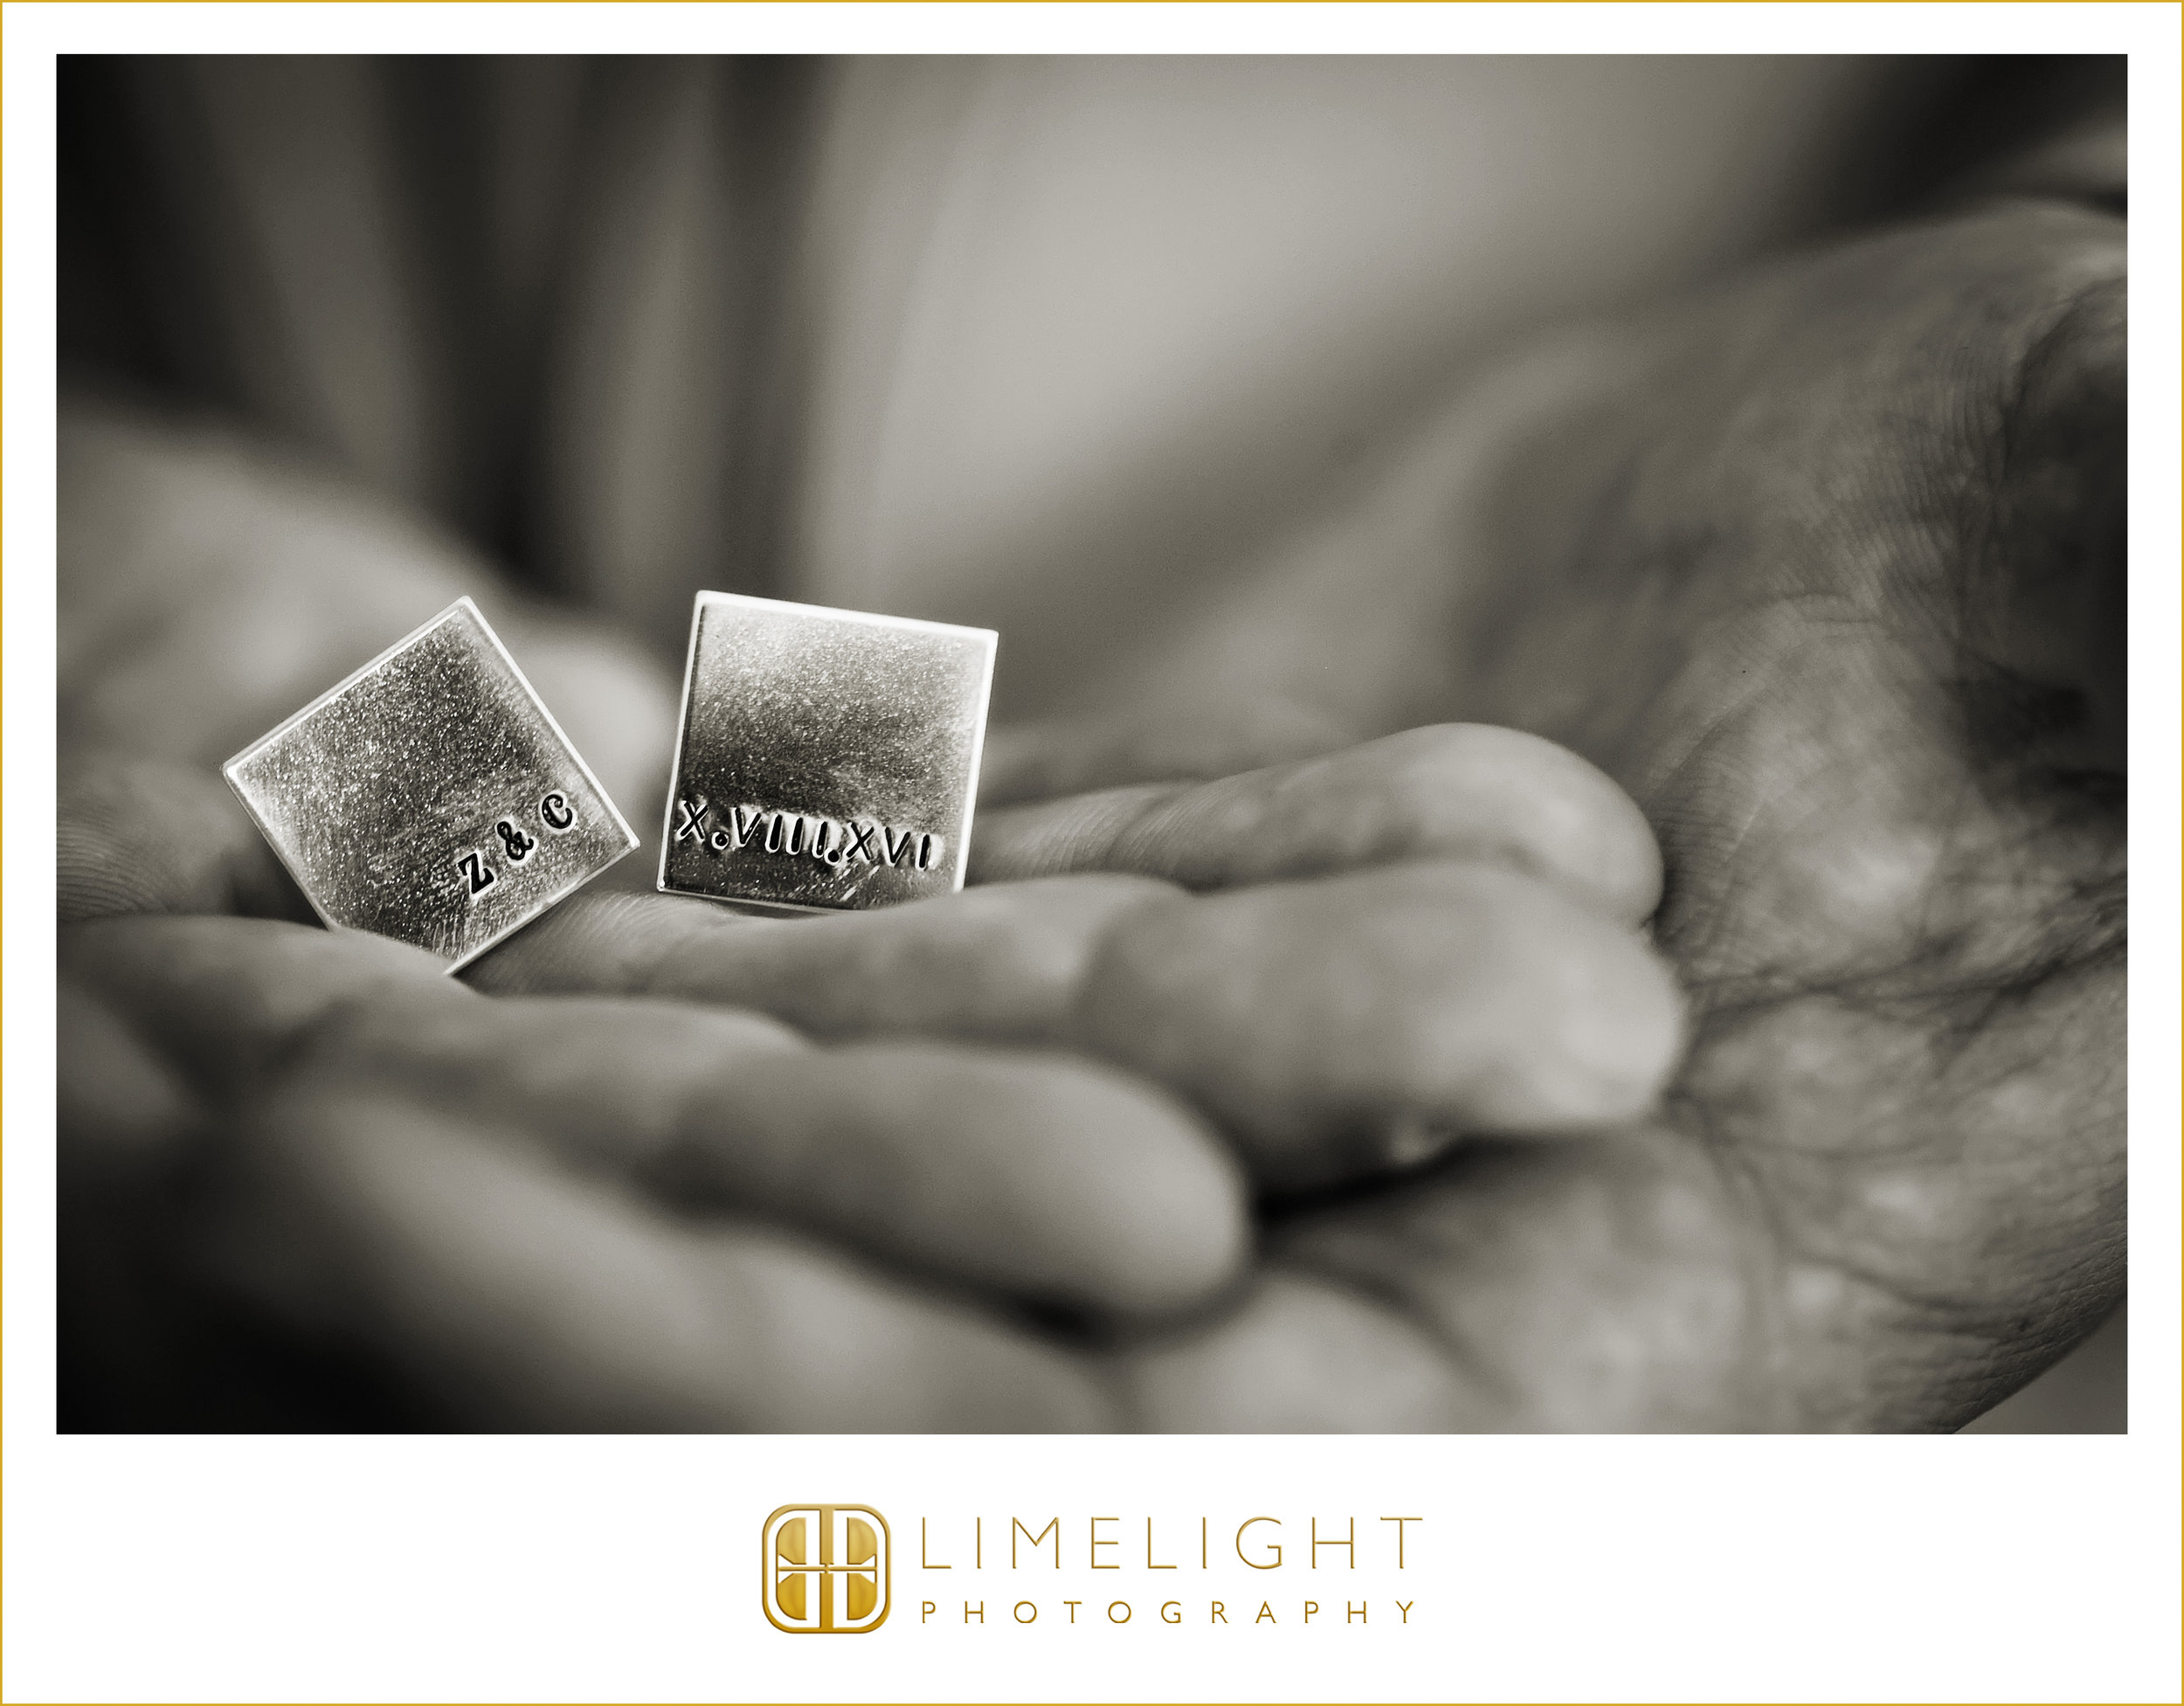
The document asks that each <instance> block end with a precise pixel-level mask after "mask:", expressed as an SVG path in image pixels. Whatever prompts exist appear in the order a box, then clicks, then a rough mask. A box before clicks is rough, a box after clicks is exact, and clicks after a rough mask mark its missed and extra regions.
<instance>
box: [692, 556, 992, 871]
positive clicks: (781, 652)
mask: <svg viewBox="0 0 2184 1706" xmlns="http://www.w3.org/2000/svg"><path fill="white" fill-rule="evenodd" d="M996 639H997V636H996V635H995V634H993V633H992V632H991V631H990V630H988V629H985V628H958V627H953V626H950V625H948V624H946V623H941V622H917V621H912V620H910V619H909V618H902V617H889V616H867V615H863V614H861V613H860V612H858V611H842V610H827V609H823V608H821V607H819V606H818V605H814V604H784V603H783V602H781V601H779V600H778V599H773V598H750V597H742V596H739V595H737V594H735V593H728V592H701V593H700V594H698V599H697V609H696V611H695V613H694V614H693V616H692V618H691V625H690V656H689V662H688V665H687V666H686V668H685V671H684V674H683V681H682V722H681V729H680V730H679V731H678V733H677V735H676V738H675V763H674V776H673V777H672V778H671V780H670V782H669V784H668V791H667V827H666V830H665V832H664V833H663V835H662V837H661V845H660V888H661V890H662V891H663V892H666V893H669V894H701V895H704V896H706V897H707V898H708V899H711V900H716V901H735V902H736V903H738V904H741V905H745V906H756V907H764V908H778V909H785V910H792V911H812V910H834V909H843V908H847V909H856V908H865V907H879V906H891V905H893V904H895V902H897V901H915V900H920V899H923V897H924V896H926V895H929V894H949V893H950V892H952V891H953V890H955V889H958V888H962V887H963V874H964V863H965V860H966V859H967V857H968V855H969V853H970V836H971V807H972V805H973V803H974V801H975V799H976V797H977V794H978V756H979V752H980V749H982V748H983V746H984V744H985V711H986V697H987V694H988V692H989V691H990V689H991V688H992V682H993V653H994V646H995V641H996Z"/></svg>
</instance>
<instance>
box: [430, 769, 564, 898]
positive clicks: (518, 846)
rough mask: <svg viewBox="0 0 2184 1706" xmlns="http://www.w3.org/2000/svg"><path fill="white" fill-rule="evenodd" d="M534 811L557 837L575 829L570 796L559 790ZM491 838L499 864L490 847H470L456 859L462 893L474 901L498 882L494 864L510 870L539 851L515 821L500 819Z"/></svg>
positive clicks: (536, 845)
mask: <svg viewBox="0 0 2184 1706" xmlns="http://www.w3.org/2000/svg"><path fill="white" fill-rule="evenodd" d="M537 810H538V820H539V822H540V823H542V824H543V825H545V826H546V828H547V829H548V830H549V831H550V832H552V833H554V834H556V835H566V834H567V833H568V832H570V830H571V829H573V828H575V827H576V823H577V809H576V807H575V806H573V805H570V802H569V796H568V795H566V794H564V793H563V792H562V791H561V790H560V789H558V788H555V789H552V790H550V791H548V792H547V793H546V794H544V795H543V796H542V797H541V798H540V799H539V802H538V808H537ZM493 834H494V839H497V841H498V842H499V860H496V859H495V857H494V849H493V848H491V847H487V848H486V849H484V850H483V851H480V849H478V848H475V847H473V848H471V849H470V850H469V851H468V852H467V853H460V854H458V855H457V856H456V859H455V868H456V870H458V871H459V872H460V873H461V874H462V881H463V884H464V888H465V890H466V892H467V894H468V895H469V897H470V898H471V899H472V900H473V901H474V900H476V899H477V898H478V896H480V894H484V893H485V892H486V890H487V889H488V888H492V887H493V885H494V883H496V882H498V881H501V878H500V875H499V874H498V872H497V871H496V870H495V869H494V866H495V864H496V863H497V862H505V863H506V864H507V865H508V866H509V867H511V868H513V867H517V866H520V865H522V863H523V862H524V861H525V860H528V859H529V858H530V856H531V855H532V854H533V853H536V852H537V851H538V837H536V835H532V834H529V833H527V832H525V830H524V828H523V826H522V824H520V823H518V822H517V821H516V820H515V818H501V820H500V821H499V822H498V823H496V824H494V826H493Z"/></svg>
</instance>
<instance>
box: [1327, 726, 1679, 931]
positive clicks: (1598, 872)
mask: <svg viewBox="0 0 2184 1706" xmlns="http://www.w3.org/2000/svg"><path fill="white" fill-rule="evenodd" d="M1373 746H1374V747H1376V748H1379V749H1381V751H1382V753H1383V754H1384V755H1385V761H1386V763H1388V765H1389V767H1390V769H1391V770H1392V771H1393V773H1394V776H1395V777H1397V778H1398V781H1397V785H1398V786H1399V787H1400V789H1401V790H1402V791H1404V792H1405V793H1406V795H1408V796H1409V797H1410V798H1413V799H1414V800H1416V801H1418V802H1419V805H1418V808H1417V809H1418V810H1419V812H1420V827H1421V833H1420V837H1419V839H1418V842H1417V844H1416V846H1415V853H1417V854H1420V855H1430V854H1434V853H1441V854H1449V855H1455V856H1462V855H1464V854H1466V853H1475V852H1477V851H1479V850H1481V849H1482V848H1483V847H1485V846H1489V845H1495V844H1498V845H1499V846H1502V847H1503V848H1505V849H1506V850H1508V851H1509V852H1510V853H1512V854H1513V855H1514V858H1515V862H1516V863H1517V864H1518V865H1519V866H1520V867H1522V868H1525V869H1528V870H1531V871H1532V872H1533V873H1535V874H1538V875H1540V876H1543V877H1545V878H1547V879H1548V880H1549V881H1553V882H1555V883H1557V884H1559V886H1561V887H1563V888H1566V889H1568V890H1569V891H1570V892H1571V893H1572V894H1576V895H1578V896H1579V898H1581V899H1584V900H1586V901H1588V902H1590V903H1591V904H1592V905H1593V906H1595V907H1597V908H1600V910H1601V911H1602V912H1604V913H1606V914H1607V915H1608V916H1609V917H1611V918H1614V919H1617V920H1619V921H1621V922H1625V923H1631V924H1635V923H1638V922H1641V920H1643V919H1646V918H1648V917H1650V916H1651V915H1652V914H1653V912H1654V909H1655V908H1656V907H1658V906H1659V905H1660V903H1661V885H1662V862H1661V846H1660V843H1659V842H1658V841H1657V840H1656V839H1655V837H1654V833H1653V827H1652V825H1650V824H1648V822H1647V821H1646V817H1645V813H1644V812H1641V811H1640V810H1639V809H1638V803H1637V802H1636V801H1635V800H1634V799H1632V798H1631V797H1630V796H1629V795H1628V793H1626V792H1625V791H1623V790H1622V789H1621V787H1620V786H1618V785H1617V784H1616V783H1615V781H1614V778H1613V777H1609V776H1608V775H1607V772H1606V771H1605V770H1601V769H1600V767H1599V766H1598V765H1596V764H1593V763H1590V762H1589V761H1588V760H1586V759H1585V758H1581V757H1579V756H1578V755H1577V754H1576V753H1574V752H1572V751H1571V750H1570V749H1569V748H1567V747H1565V746H1561V745H1559V744H1557V743H1556V742H1553V741H1550V740H1547V739H1545V738H1544V737H1542V736H1538V735H1531V734H1527V733H1525V732H1524V730H1523V729H1504V728H1499V727H1496V726H1492V725H1489V724H1485V723H1473V722H1458V723H1435V724H1431V725H1428V726H1427V727H1425V728H1421V729H1407V730H1406V731H1404V732H1403V733H1402V734H1400V735H1391V736H1387V737H1386V739H1385V740H1382V741H1379V742H1374V743H1373ZM1367 750H1371V749H1367Z"/></svg>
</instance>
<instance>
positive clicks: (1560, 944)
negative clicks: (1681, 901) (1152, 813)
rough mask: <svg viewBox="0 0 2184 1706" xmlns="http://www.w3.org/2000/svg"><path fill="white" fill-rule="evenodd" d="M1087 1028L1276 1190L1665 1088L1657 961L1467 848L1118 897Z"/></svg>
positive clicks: (1615, 1115)
mask: <svg viewBox="0 0 2184 1706" xmlns="http://www.w3.org/2000/svg"><path fill="white" fill-rule="evenodd" d="M1075 1019H1076V1023H1077V1026H1078V1027H1079V1031H1080V1033H1081V1035H1082V1038H1083V1039H1084V1042H1085V1044H1086V1045H1087V1046H1089V1047H1091V1048H1092V1049H1094V1050H1095V1052H1097V1053H1102V1054H1104V1055H1106V1056H1107V1057H1108V1058H1109V1059H1113V1060H1122V1061H1125V1062H1127V1063H1129V1064H1130V1066H1132V1067H1135V1068H1136V1069H1137V1070H1138V1071H1141V1072H1144V1073H1145V1074H1148V1075H1149V1076H1151V1077H1153V1078H1155V1079H1158V1081H1161V1082H1163V1083H1165V1084H1168V1085H1170V1086H1171V1087H1173V1088H1176V1089H1178V1090H1179V1091H1181V1092H1182V1093H1183V1094H1184V1095H1186V1096H1188V1097H1189V1098H1190V1099H1191V1100H1192V1101H1194V1102H1197V1103H1198V1104H1199V1106H1201V1107H1203V1108H1206V1109H1209V1110H1211V1111H1212V1112H1213V1114H1214V1115H1216V1116H1217V1117H1219V1118H1220V1120H1221V1121H1222V1122H1224V1124H1226V1125H1227V1127H1228V1128H1229V1129H1231V1130H1233V1131H1234V1132H1235V1133H1237V1134H1238V1136H1240V1137H1241V1139H1242V1141H1243V1142H1244V1144H1245V1147H1246V1149H1247V1151H1248V1155H1249V1157H1250V1159H1251V1161H1252V1163H1253V1167H1254V1172H1255V1173H1257V1175H1258V1176H1259V1177H1260V1178H1262V1179H1266V1180H1268V1181H1269V1182H1271V1183H1274V1184H1275V1185H1284V1186H1301V1185H1311V1184H1317V1183H1320V1182H1323V1181H1324V1180H1326V1179H1328V1178H1336V1177H1339V1176H1341V1175H1344V1174H1345V1173H1351V1172H1356V1171H1361V1170H1367V1169H1372V1168H1376V1167H1378V1166H1380V1165H1384V1164H1386V1160H1387V1159H1388V1158H1389V1157H1388V1154H1387V1145H1388V1144H1389V1143H1390V1141H1391V1138H1392V1137H1393V1138H1395V1139H1397V1140H1398V1141H1400V1142H1403V1143H1409V1142H1411V1141H1412V1140H1413V1136H1412V1135H1413V1134H1414V1133H1415V1132H1416V1131H1418V1130H1419V1129H1421V1128H1422V1129H1426V1130H1428V1131H1432V1130H1446V1131H1449V1132H1464V1131H1488V1132H1500V1133H1508V1134H1517V1135H1522V1134H1552V1133H1559V1132H1565V1131H1570V1130H1574V1129H1585V1128H1587V1127H1593V1126H1598V1125H1603V1124H1607V1123H1611V1122H1616V1121H1620V1120H1623V1119H1627V1118H1629V1117H1632V1116H1633V1115H1636V1114H1638V1113H1640V1112H1642V1111H1643V1110H1644V1109H1646V1108H1648V1107H1649V1106H1650V1105H1651V1104H1652V1102H1654V1100H1655V1097H1657V1096H1658V1095H1659V1094H1660V1092H1661V1090H1662V1087H1663V1086H1664V1085H1665V1083H1666V1082H1667V1080H1668V1076H1669V1072H1670V1071H1671V1069H1672V1068H1673V1067H1674V1066H1675V1063H1676V1056H1677V1053H1678V1051H1679V1049H1680V1047H1681V1046H1682V1039H1683V1002H1682V998H1681V996H1680V994H1679V993H1678V991H1677V989H1676V983H1675V980H1674V978H1673V977H1672V976H1671V975H1670V973H1669V970H1668V969H1667V968H1666V967H1665V966H1664V965H1663V964H1662V962H1661V961H1660V960H1659V959H1657V958H1656V957H1655V956H1654V955H1653V954H1652V953H1651V951H1650V950H1648V949H1647V948H1646V946H1645V945H1644V944H1643V943H1641V942H1640V941H1639V940H1638V938H1637V937H1635V936H1633V935H1632V934H1630V933H1629V932H1628V931H1625V930H1621V929H1617V928H1616V927H1615V926H1614V925H1612V924H1610V923H1608V922H1607V921H1606V920H1604V919H1602V918H1601V917H1600V916H1599V915H1597V914H1596V913H1593V912H1592V911H1590V910H1589V909H1587V908H1583V907H1579V906H1577V905H1574V904H1572V902H1570V901H1567V900H1565V899H1564V898H1563V897H1561V896H1560V895H1559V894H1556V893H1555V891H1553V890H1552V889H1550V888H1547V887H1545V885H1544V884H1541V883H1537V882H1532V881H1528V880H1527V879H1525V878H1523V877H1519V876H1516V875H1514V874H1510V873H1508V872H1505V871H1499V870H1496V869H1494V868H1493V867H1489V866H1478V865H1413V866H1398V867H1392V868H1390V869H1388V870H1386V871H1381V872H1367V873H1363V874H1358V875H1355V876H1349V877H1339V878H1328V879H1324V880H1322V881H1319V882H1317V883H1297V884H1280V885H1275V886H1271V887H1268V888H1256V889H1243V890H1238V891H1235V892H1233V893H1229V894H1218V895H1213V896H1207V897H1203V898H1180V897H1179V898H1178V899H1175V900H1170V901H1161V902H1158V903H1156V904H1151V905H1147V906H1144V907H1140V908H1134V909H1133V910H1131V911H1130V912H1127V913H1125V914H1123V915H1122V916H1121V917H1120V918H1119V919H1118V920H1116V923H1115V925H1114V927H1113V928H1112V929H1109V931H1108V932H1106V934H1105V935H1104V936H1102V940H1101V943H1100V948H1099V952H1098V954H1097V956H1096V957H1095V960H1094V962H1093V964H1092V968H1091V970H1090V973H1089V977H1088V978H1087V980H1086V983H1085V986H1084V989H1083V991H1082V995H1081V997H1080V998H1079V1001H1078V1005H1077V1009H1076V1014H1075Z"/></svg>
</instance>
